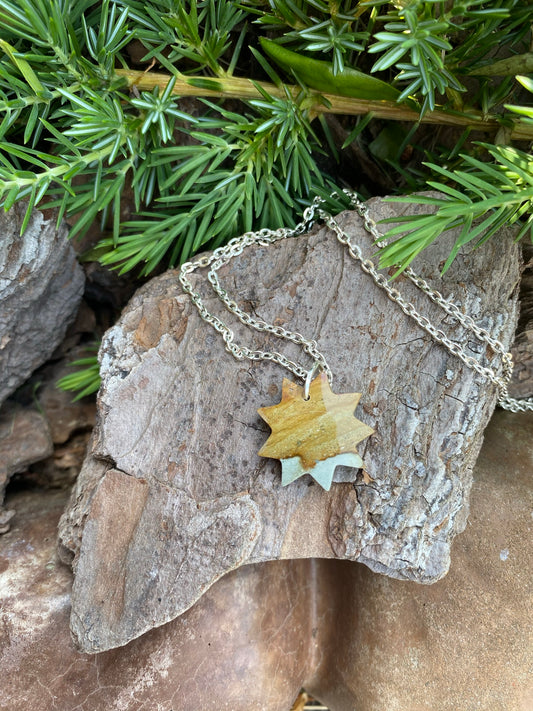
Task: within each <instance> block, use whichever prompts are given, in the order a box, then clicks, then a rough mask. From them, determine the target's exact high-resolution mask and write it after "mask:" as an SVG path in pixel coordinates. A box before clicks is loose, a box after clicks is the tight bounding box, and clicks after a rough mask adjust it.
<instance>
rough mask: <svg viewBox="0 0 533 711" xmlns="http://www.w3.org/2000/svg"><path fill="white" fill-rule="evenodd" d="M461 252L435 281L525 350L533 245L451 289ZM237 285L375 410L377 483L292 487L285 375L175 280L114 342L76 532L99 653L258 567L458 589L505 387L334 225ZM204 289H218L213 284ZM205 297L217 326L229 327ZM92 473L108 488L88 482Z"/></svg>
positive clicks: (479, 257) (375, 211)
mask: <svg viewBox="0 0 533 711" xmlns="http://www.w3.org/2000/svg"><path fill="white" fill-rule="evenodd" d="M399 209H400V208H399V207H398V205H394V206H391V205H390V204H385V203H383V202H382V201H380V200H376V201H374V202H373V204H372V206H371V211H372V215H373V217H375V219H380V218H383V217H391V216H394V215H397V214H398V211H399ZM339 221H340V223H341V224H342V225H343V226H344V228H345V229H346V231H347V232H348V234H350V235H352V236H353V238H354V240H355V241H356V242H357V243H358V244H360V245H361V247H362V249H363V253H364V254H372V253H373V251H374V247H373V245H372V237H371V236H370V235H369V234H368V233H366V232H365V230H364V228H363V226H362V223H361V220H360V218H359V217H358V216H357V214H355V213H344V214H343V215H341V216H340V218H339ZM453 239H455V236H454V235H448V237H447V238H444V239H443V240H442V241H439V242H438V243H436V244H434V245H432V247H431V248H430V249H428V250H427V251H426V252H425V253H424V255H423V256H422V257H421V258H420V259H419V261H418V264H417V265H416V268H417V271H418V272H419V273H420V274H421V275H422V276H423V277H424V278H426V279H427V280H428V281H429V282H430V283H431V284H433V285H435V286H437V287H438V288H440V289H441V290H442V291H444V292H445V293H446V294H447V295H450V296H452V297H453V299H454V300H455V301H458V302H460V303H461V304H463V305H464V309H465V311H466V312H467V313H468V314H470V315H471V316H472V317H473V318H474V319H475V320H476V321H478V322H479V323H480V324H481V325H483V326H484V327H485V328H487V329H488V330H489V332H491V333H492V334H494V335H495V336H497V337H498V338H500V339H501V340H502V341H503V342H504V343H506V344H509V343H510V341H511V338H512V332H513V328H514V323H515V319H516V315H517V306H516V286H517V283H518V278H519V250H518V247H517V245H516V244H514V243H513V242H512V240H511V238H510V236H508V238H506V237H505V235H503V234H502V235H500V239H499V240H497V241H496V240H493V241H491V242H489V243H487V244H485V245H484V246H483V248H482V249H478V250H474V251H471V252H469V253H465V254H463V255H461V256H460V257H458V258H457V260H456V261H455V262H454V264H453V265H452V267H451V268H450V270H449V271H448V272H447V274H446V281H445V282H443V283H442V282H441V280H440V277H439V269H440V268H441V267H442V265H443V264H444V261H445V258H446V256H447V255H448V254H449V251H450V248H451V244H450V241H451V240H453ZM489 271H490V273H491V279H490V280H488V279H487V276H486V275H487V273H488V272H489ZM258 275H259V277H258ZM220 276H221V282H222V284H223V285H229V287H230V289H231V293H232V294H235V295H238V298H239V301H240V303H242V304H244V305H245V306H246V307H247V308H248V309H249V310H250V311H252V312H254V313H255V314H257V315H260V316H261V317H262V318H264V319H265V320H266V321H268V322H270V323H280V324H283V325H285V327H287V328H290V329H291V330H296V331H299V332H301V333H304V334H305V335H307V336H309V337H316V338H317V339H318V342H319V347H320V349H321V350H322V351H323V352H324V354H325V355H326V357H327V359H328V361H329V363H330V366H331V368H332V370H333V373H334V374H335V381H334V388H333V389H334V392H337V393H343V392H344V393H346V392H348V393H350V392H361V393H363V397H362V399H361V402H360V405H359V407H358V409H357V411H356V413H355V414H356V417H357V418H358V419H359V420H361V421H362V422H363V423H364V424H365V425H368V426H370V427H371V428H373V429H374V430H375V433H374V434H373V435H372V436H371V437H370V438H369V439H368V440H366V441H365V443H364V450H362V451H361V453H362V454H363V455H364V460H365V464H366V473H365V474H363V473H362V472H361V471H359V470H355V469H348V470H344V472H343V474H342V475H341V476H337V479H336V482H337V483H334V484H333V486H332V488H331V490H330V491H329V492H325V491H321V490H318V488H317V487H316V486H313V485H312V480H310V478H309V477H308V476H306V477H303V478H301V479H298V480H297V481H296V482H294V483H293V484H291V485H290V486H287V487H281V485H280V465H279V462H278V461H275V460H272V459H265V458H259V457H258V455H257V452H258V451H259V449H260V448H261V447H262V446H263V445H264V443H265V441H266V439H267V436H268V428H267V426H266V424H265V423H263V422H262V421H261V419H260V418H259V415H258V413H257V409H258V407H268V406H271V405H274V404H276V403H278V402H279V400H280V385H281V381H282V377H283V376H284V375H286V373H285V372H284V371H283V370H282V369H281V368H279V366H276V365H275V364H272V363H265V362H261V363H251V362H249V361H242V362H237V361H235V360H234V359H233V358H232V357H231V356H230V355H229V354H227V353H226V352H225V351H224V344H223V341H222V338H221V337H220V336H219V335H218V334H216V333H215V332H214V331H213V329H211V328H210V327H209V326H208V325H207V324H206V323H205V322H204V321H202V320H201V319H200V318H199V316H198V313H197V312H196V310H195V309H194V307H193V306H192V304H191V302H190V300H189V298H188V297H187V296H185V295H184V294H183V293H181V292H180V289H179V285H178V281H177V275H176V273H175V272H169V273H167V274H165V275H163V276H162V277H160V278H157V279H154V280H152V281H151V282H150V283H149V284H147V285H146V286H145V287H143V289H141V290H140V291H139V292H137V294H136V296H135V297H134V298H133V299H132V301H131V302H130V304H129V306H128V307H127V308H126V310H125V311H124V313H123V315H122V317H121V319H120V321H119V322H118V324H117V325H116V326H114V327H113V328H112V329H111V330H110V331H108V333H107V335H106V337H105V339H104V342H103V345H102V349H101V361H102V378H103V380H102V388H101V391H100V395H99V417H98V425H97V428H96V431H95V440H94V446H93V448H92V451H91V452H90V453H89V455H88V459H87V466H85V467H84V469H83V474H82V476H81V478H80V482H79V484H78V486H77V488H76V493H75V498H74V499H73V501H74V506H75V508H72V509H69V511H67V513H66V515H65V518H64V519H63V523H62V532H63V533H62V536H63V538H64V541H65V545H66V546H67V547H68V546H69V545H70V543H71V542H73V543H74V546H75V547H74V548H73V549H72V553H74V554H75V558H74V565H75V573H76V580H75V585H74V591H73V616H72V629H73V632H74V634H75V635H76V637H77V639H78V641H79V644H80V645H81V647H82V648H83V649H84V650H85V651H102V650H105V649H108V648H110V647H113V646H117V645H120V644H124V643H126V642H127V641H129V640H130V639H132V638H134V637H135V636H138V635H140V634H142V633H143V632H144V631H146V630H148V629H150V627H152V626H156V625H158V624H163V623H165V622H168V621H169V620H171V619H173V618H174V617H176V616H177V615H178V614H181V613H182V612H183V611H185V610H186V609H187V608H188V607H190V606H191V605H192V604H193V603H194V602H195V601H196V600H197V599H198V598H199V597H200V595H202V594H203V593H204V592H205V590H207V589H208V588H209V586H210V585H211V584H213V583H214V582H215V581H216V580H217V579H218V578H219V577H220V576H222V575H223V574H224V573H226V572H228V571H229V570H232V569H234V568H236V567H237V566H239V565H243V564H245V563H254V562H260V561H265V560H270V559H279V558H298V557H302V556H310V557H337V558H345V559H350V560H356V561H361V562H364V563H365V564H366V565H368V566H369V567H371V568H372V569H373V570H376V571H378V572H383V573H386V574H387V575H390V576H394V577H398V578H402V579H411V580H416V581H418V582H424V583H431V582H434V581H435V580H438V579H439V578H441V577H442V576H443V575H444V574H445V573H446V571H447V569H448V566H449V561H450V545H451V542H452V540H453V538H454V536H455V535H456V534H457V533H458V532H460V531H461V530H462V529H463V527H464V525H465V522H466V516H467V502H468V494H469V490H470V486H471V471H472V467H473V465H474V462H475V459H476V457H477V454H478V452H479V447H480V445H481V440H482V433H483V429H484V427H485V425H486V423H487V421H488V418H489V416H490V413H491V412H492V409H493V407H494V404H495V400H496V392H495V388H494V386H493V385H492V384H491V383H490V382H488V381H486V380H484V379H483V378H481V377H480V376H478V375H477V374H476V373H474V371H472V370H470V369H468V368H467V367H463V366H462V363H461V361H459V359H457V358H456V357H455V356H453V355H451V354H450V353H449V352H448V351H446V350H445V349H444V348H442V347H441V346H439V345H438V344H437V343H436V342H435V341H434V340H433V339H432V338H431V337H430V336H428V335H427V334H425V332H424V331H422V330H421V329H420V327H419V326H418V325H417V324H415V322H414V321H413V320H412V319H409V318H408V317H407V316H405V315H404V314H403V313H402V312H401V310H400V309H399V308H398V306H397V305H395V304H392V303H391V302H390V300H389V299H388V298H387V295H386V294H385V293H384V291H383V290H382V289H379V288H378V287H377V286H376V285H375V284H374V282H373V281H372V279H371V278H370V277H369V276H368V275H367V274H365V273H364V272H363V271H362V270H361V269H360V268H359V267H358V266H357V265H356V264H354V262H353V261H352V260H351V259H349V258H348V256H347V255H346V252H345V250H344V249H343V248H342V247H341V245H340V244H338V243H337V242H336V241H335V239H334V236H333V234H332V233H331V232H330V231H329V230H327V229H325V228H322V229H320V230H318V231H315V232H314V233H312V234H310V235H302V236H300V237H298V238H297V239H291V240H284V241H281V242H278V243H276V244H273V245H270V246H268V247H263V246H257V245H255V246H254V247H251V248H249V249H248V250H246V251H245V253H244V254H243V255H241V256H240V257H239V258H238V259H235V260H233V261H232V262H231V264H229V265H228V266H227V267H225V268H224V270H223V271H221V274H220ZM199 281H200V283H203V284H204V286H205V282H206V280H205V275H204V278H203V281H202V280H199ZM196 283H198V280H197V282H196ZM395 286H396V287H397V288H398V289H399V290H400V291H401V292H402V294H403V295H404V297H405V298H406V299H409V300H412V301H413V303H414V304H415V305H416V307H417V309H418V310H419V311H420V312H422V313H423V314H425V315H427V316H428V318H429V319H430V320H431V322H432V323H434V324H435V325H436V326H437V327H442V328H444V330H445V331H447V332H448V333H449V334H450V336H451V337H453V338H455V339H456V340H457V341H458V342H459V343H460V344H462V346H463V347H464V348H465V350H466V352H467V353H468V354H469V355H471V356H472V357H475V358H479V359H482V358H483V353H484V349H483V348H482V347H481V346H480V344H479V343H477V341H476V339H475V338H473V337H472V336H471V335H469V334H467V333H465V331H464V329H463V327H461V326H460V325H459V324H458V323H457V322H454V321H453V319H451V318H450V317H448V316H446V315H445V314H444V313H443V311H442V310H441V309H440V308H439V307H438V306H437V305H435V304H433V303H432V302H430V300H429V299H428V297H427V296H426V295H425V294H423V293H422V292H421V291H420V290H419V289H417V288H416V287H415V286H414V285H413V284H412V283H411V282H410V281H409V280H408V279H407V278H405V277H404V278H401V279H399V280H398V281H397V282H396V283H395ZM206 293H207V294H208V296H207V297H205V298H206V303H207V305H208V307H209V309H211V310H214V311H216V312H217V313H218V314H219V315H220V316H223V317H224V318H225V319H226V318H229V315H228V314H226V315H224V310H223V308H222V310H221V305H220V303H219V302H218V301H217V300H216V299H214V298H213V296H212V293H211V292H210V291H207V292H206ZM231 325H232V328H233V327H234V328H235V333H236V336H235V340H236V342H238V343H243V344H247V345H250V344H253V345H254V347H258V348H260V349H267V350H272V349H275V348H279V349H280V350H282V351H283V353H285V354H286V355H287V356H288V357H290V358H293V359H296V360H298V361H301V360H302V353H301V352H300V351H299V349H298V348H297V347H296V346H295V345H294V344H288V345H287V344H286V343H275V342H274V341H275V339H273V337H272V336H270V334H266V335H265V334H258V333H257V332H250V330H249V329H246V328H244V327H241V326H240V325H239V324H234V323H233V321H231ZM93 463H96V465H100V466H99V476H96V477H93V476H92V475H91V478H90V479H86V478H85V474H86V472H94V471H95V466H96V465H95V466H93ZM141 492H142V495H141ZM128 501H132V502H135V503H136V506H133V505H131V506H130V505H128V504H127V502H128ZM310 511H312V512H313V515H312V516H311V515H309V512H310ZM124 532H128V535H127V536H126V537H125V538H124V536H123V535H122V534H123V533H124ZM80 540H81V546H80V547H78V543H79V541H80ZM115 541H118V542H120V546H118V544H117V545H115ZM110 570H113V571H115V572H114V574H113V575H111V576H110V575H109V571H110ZM104 601H106V602H105V604H104ZM111 601H112V602H111Z"/></svg>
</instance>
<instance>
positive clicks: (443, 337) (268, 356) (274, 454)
mask: <svg viewBox="0 0 533 711" xmlns="http://www.w3.org/2000/svg"><path fill="white" fill-rule="evenodd" d="M344 192H345V193H346V194H347V195H348V196H349V198H350V202H351V207H352V209H355V210H356V211H357V212H358V214H359V216H360V217H361V219H362V221H363V225H364V228H365V229H366V230H367V231H368V232H369V233H370V234H371V235H372V237H373V238H374V240H375V242H376V244H377V245H378V246H379V247H382V246H384V242H383V241H382V239H383V235H381V233H380V232H379V231H378V229H377V225H376V223H375V222H374V221H373V220H372V218H371V217H370V215H369V213H368V208H367V207H366V205H365V204H364V203H362V202H361V201H360V200H359V199H358V197H357V196H356V195H355V194H354V193H352V192H350V191H347V190H346V191H344ZM335 195H336V194H335V193H334V194H333V196H335ZM323 202H324V200H323V199H322V198H320V197H316V198H315V199H314V201H313V203H312V204H311V205H310V206H309V207H308V208H306V209H305V211H304V214H303V221H302V222H301V223H300V224H298V225H297V226H296V227H295V228H286V227H281V228H279V229H277V230H269V229H262V230H259V231H258V232H247V233H245V234H243V235H241V236H240V237H236V238H235V239H232V240H231V241H230V242H228V244H226V245H225V246H223V247H219V248H217V249H215V250H214V252H212V253H211V254H208V255H203V256H201V257H198V258H197V259H196V260H194V261H191V262H187V263H185V264H183V265H182V267H181V271H180V275H179V279H180V283H181V285H182V288H183V290H184V291H185V292H186V293H187V294H188V295H189V296H190V298H191V301H192V303H193V304H194V305H195V306H196V308H197V309H198V312H199V314H200V317H201V318H202V319H203V320H204V321H205V322H206V323H208V324H210V325H211V326H212V327H213V328H214V329H215V330H216V331H217V332H218V333H219V334H220V335H221V336H222V338H223V340H224V344H225V348H226V350H227V351H228V352H229V353H231V354H232V355H233V356H234V357H235V358H236V359H237V360H242V359H245V358H246V359H249V360H252V361H254V360H255V361H266V360H269V361H273V362H275V363H277V364H279V365H281V366H282V367H284V368H285V369H286V370H288V371H289V372H291V373H292V374H293V375H294V376H296V378H297V379H298V380H300V381H301V382H302V383H303V385H298V384H297V383H294V382H292V381H291V380H289V379H287V378H284V380H283V386H282V397H281V401H280V402H279V403H278V404H277V405H273V406H269V407H261V408H259V410H258V413H259V415H260V416H261V418H262V419H263V420H265V422H266V423H267V424H268V425H269V426H270V428H271V430H272V432H271V434H270V436H269V438H268V440H267V442H266V443H265V444H264V446H263V447H262V448H261V450H260V451H259V455H260V456H264V457H271V458H275V459H279V460H280V461H281V469H282V482H281V483H282V485H283V486H285V485H287V484H289V483H291V482H292V481H294V480H296V479H298V478H299V477H301V476H303V475H304V474H310V475H311V476H312V477H313V478H314V479H315V481H317V483H319V484H320V485H321V486H322V487H323V488H324V489H325V490H326V491H328V490H329V489H330V487H331V483H332V480H333V474H334V471H335V467H336V466H339V465H344V466H350V467H356V468H360V469H364V462H363V460H362V459H361V457H360V455H359V454H358V452H357V445H358V444H359V443H360V442H361V441H363V440H364V439H366V438H367V437H369V436H371V435H372V433H373V432H374V430H373V429H372V428H371V427H369V426H368V425H366V424H364V423H363V422H361V421H360V420H358V419H357V418H356V417H355V415H354V410H355V409H356V407H357V404H358V402H359V399H360V397H361V394H360V393H343V394H335V393H333V391H332V389H331V386H332V382H333V374H332V371H331V368H330V367H329V365H328V363H327V361H326V358H325V356H324V354H323V353H322V352H321V351H320V350H319V348H318V344H317V342H316V340H314V339H308V338H305V337H304V336H303V335H302V334H300V333H298V332H296V331H289V330H287V329H285V328H283V327H282V326H277V325H274V324H270V323H267V322H266V321H264V320H262V319H261V318H258V317H254V316H252V315H251V314H249V313H248V312H246V311H244V310H243V309H241V307H240V306H239V305H238V304H237V303H236V301H235V300H234V299H233V298H232V297H231V296H230V295H229V294H228V292H227V291H226V290H225V289H224V288H223V287H222V286H221V284H220V281H219V278H218V273H217V272H218V270H219V269H220V268H221V267H222V266H224V265H225V264H228V263H229V262H230V260H232V259H233V258H235V257H237V256H239V255H240V254H242V253H243V251H244V250H245V249H246V248H247V247H249V246H250V245H260V246H268V245H271V244H273V243H275V242H278V241H279V240H283V239H288V238H289V237H296V236H298V235H301V234H303V233H305V232H307V231H308V230H309V229H310V228H311V227H312V226H313V224H314V223H315V221H316V220H317V219H319V220H322V221H323V222H324V223H325V224H326V225H327V227H329V229H330V230H331V231H332V232H333V233H334V235H335V237H336V239H337V240H338V241H339V242H340V244H341V245H343V247H345V248H346V250H347V252H348V254H349V255H350V257H351V258H352V259H353V260H354V262H355V263H357V264H358V265H359V266H360V268H361V269H362V270H363V271H364V272H365V273H367V274H368V275H369V276H370V277H371V278H372V279H373V280H374V282H375V283H376V284H377V286H378V287H379V288H380V289H382V290H383V291H384V292H385V293H386V294H387V296H388V298H389V299H390V300H391V301H393V302H394V303H396V304H397V305H398V306H399V307H400V309H401V310H402V311H403V312H404V313H405V314H407V315H408V316H409V317H410V318H412V319H413V320H414V321H415V322H416V323H417V324H418V325H419V326H420V328H422V329H423V330H424V331H425V332H426V333H428V334H429V335H430V336H431V337H432V339H433V340H434V341H435V342H437V343H439V344H440V345H442V346H443V347H444V348H445V349H446V350H447V351H448V352H449V353H451V354H453V355H454V356H456V357H457V358H459V359H460V360H461V361H462V362H463V363H464V364H465V365H466V366H467V367H468V368H471V369H472V370H474V371H476V372H477V373H479V374H480V375H482V376H483V377H485V378H486V379H488V380H489V381H490V382H492V383H493V384H494V385H495V386H496V388H497V390H498V404H499V405H500V407H502V408H504V409H506V410H509V411H511V412H524V411H526V410H533V398H526V399H523V400H517V399H514V398H511V397H510V396H509V393H508V383H509V381H510V378H511V375H512V370H513V361H512V356H511V354H510V353H509V352H507V351H506V349H505V347H504V346H503V344H502V343H501V342H500V341H499V340H497V339H495V338H493V337H492V336H491V335H490V333H489V332H488V331H487V330H486V329H484V328H481V327H480V326H479V325H477V324H476V323H475V322H474V320H473V319H472V318H471V317H470V316H468V315H467V314H464V313H463V312H462V310H461V308H460V307H459V306H458V305H457V304H455V303H454V302H452V301H450V300H448V299H446V298H445V297H444V296H443V295H442V294H441V293H440V292H439V291H437V290H436V289H433V288H432V287H431V286H430V285H429V284H428V283H427V282H426V281H425V280H424V279H423V278H422V277H420V276H419V275H418V274H416V273H415V272H414V271H413V270H412V269H411V268H410V267H409V268H407V269H405V270H404V274H405V276H406V277H407V278H408V279H410V280H411V282H412V283H413V284H414V285H415V286H416V287H417V288H418V289H420V290H421V291H422V292H423V293H425V294H426V295H427V297H428V298H429V299H431V301H433V302H434V303H435V304H437V305H438V306H439V307H440V308H441V309H442V310H443V311H444V312H446V313H447V314H448V315H449V316H451V317H453V319H455V320H456V321H457V322H459V323H460V324H461V325H462V326H463V327H464V328H465V329H466V330H467V331H468V332H469V333H470V334H473V335H474V336H475V337H476V338H477V339H478V340H479V341H480V342H481V343H484V344H486V345H487V346H489V347H490V349H491V350H492V352H493V353H494V354H495V355H498V356H499V357H500V362H499V364H498V365H497V366H496V367H489V366H486V365H483V364H482V363H481V362H480V361H478V360H477V359H476V358H473V357H472V356H470V355H468V353H467V352H466V351H465V349H464V348H463V347H462V346H461V344H460V343H457V342H456V341H454V340H452V339H450V338H449V337H448V336H447V334H446V333H445V332H444V331H443V330H441V329H439V328H437V327H435V326H434V325H433V324H432V323H431V321H430V320H429V319H428V318H426V317H425V316H423V315H422V314H420V313H419V312H418V311H417V309H416V308H415V306H413V304H412V303H410V302H408V301H407V300H406V299H405V298H404V297H403V296H402V294H401V293H400V292H399V290H398V289H396V288H394V287H393V286H391V284H390V283H389V281H388V279H387V277H385V276H384V275H383V274H381V273H380V272H379V271H378V270H377V268H376V266H375V264H374V263H373V262H372V261H371V260H370V259H367V258H364V257H363V255H362V252H361V249H360V247H359V246H358V245H357V244H354V242H353V240H352V239H351V238H350V236H349V235H347V234H346V232H345V231H344V230H343V229H342V228H341V227H340V225H339V224H338V223H337V222H336V220H335V219H334V217H333V216H332V215H331V214H329V213H328V212H326V211H325V210H324V209H323V208H322V207H321V204H322V203H323ZM199 268H208V273H207V279H208V281H209V283H210V284H211V286H212V288H213V290H214V292H215V293H216V295H217V297H218V299H219V300H220V301H221V302H222V304H224V306H225V307H226V309H227V310H228V311H229V312H230V313H232V314H233V315H234V316H235V317H236V318H237V319H238V320H239V321H240V322H241V323H243V324H244V325H246V326H247V327H249V328H251V329H253V330H256V331H259V332H266V333H271V334H273V335H274V336H277V337H278V338H280V339H285V340H288V341H292V342H293V343H295V344H297V345H299V346H300V347H301V348H302V350H303V352H304V353H306V354H307V355H308V356H309V357H310V358H311V360H312V366H311V367H310V368H305V367H303V366H302V365H301V364H299V363H297V362H295V361H293V360H290V359H289V358H287V357H286V356H285V355H283V354H282V353H279V352H278V351H264V350H254V349H251V348H248V347H247V346H244V345H239V344H237V343H235V342H234V336H235V334H234V333H233V331H232V330H231V328H230V327H229V326H228V325H227V324H226V323H225V322H224V321H223V320H222V319H220V318H219V317H218V316H217V315H216V314H213V313H211V312H210V311H209V310H208V309H207V307H206V306H205V303H204V301H203V299H202V297H201V296H200V294H199V293H198V292H196V291H195V290H194V287H193V284H192V283H191V281H190V279H189V276H190V275H191V274H192V273H193V272H194V271H195V270H196V269H199Z"/></svg>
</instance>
